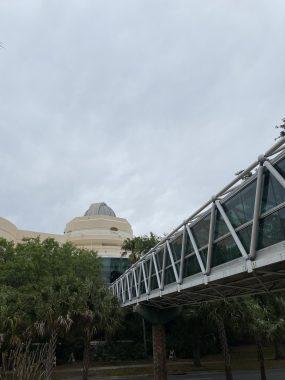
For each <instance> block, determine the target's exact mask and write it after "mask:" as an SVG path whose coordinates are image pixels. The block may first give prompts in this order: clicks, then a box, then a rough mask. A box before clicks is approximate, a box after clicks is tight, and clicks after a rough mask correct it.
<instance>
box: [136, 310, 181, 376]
mask: <svg viewBox="0 0 285 380" xmlns="http://www.w3.org/2000/svg"><path fill="white" fill-rule="evenodd" d="M181 310H182V308H181V307H176V308H171V309H164V310H161V309H156V308H154V307H150V306H145V305H137V306H135V307H134V312H136V313H138V314H140V315H141V316H142V317H143V318H144V319H145V320H146V321H148V322H150V323H151V324H152V342H153V372H154V380H167V366H166V346H165V324H166V323H167V322H169V321H171V320H172V319H174V318H176V317H177V315H178V314H180V312H181Z"/></svg>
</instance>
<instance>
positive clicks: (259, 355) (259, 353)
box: [255, 336, 266, 380]
mask: <svg viewBox="0 0 285 380" xmlns="http://www.w3.org/2000/svg"><path fill="white" fill-rule="evenodd" d="M255 343H256V350H257V358H258V361H259V368H260V379H261V380H266V372H265V362H264V353H263V347H262V342H261V339H260V337H259V336H257V337H256V338H255Z"/></svg>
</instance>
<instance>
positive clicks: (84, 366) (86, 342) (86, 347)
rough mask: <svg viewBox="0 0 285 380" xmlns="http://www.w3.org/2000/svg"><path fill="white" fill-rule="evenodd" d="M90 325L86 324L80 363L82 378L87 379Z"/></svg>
mask: <svg viewBox="0 0 285 380" xmlns="http://www.w3.org/2000/svg"><path fill="white" fill-rule="evenodd" d="M91 335H92V334H91V326H90V325H89V324H88V325H87V326H86V330H85V338H84V352H83V363H82V380H87V379H88V375H89V367H90V343H91Z"/></svg>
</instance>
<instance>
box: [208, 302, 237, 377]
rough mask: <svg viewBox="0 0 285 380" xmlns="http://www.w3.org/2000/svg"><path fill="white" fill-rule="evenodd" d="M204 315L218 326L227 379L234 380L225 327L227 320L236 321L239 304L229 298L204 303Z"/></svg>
mask: <svg viewBox="0 0 285 380" xmlns="http://www.w3.org/2000/svg"><path fill="white" fill-rule="evenodd" d="M201 308H202V310H203V312H204V315H206V316H207V319H208V320H209V321H210V322H213V323H214V324H215V325H216V327H217V332H218V336H219V340H220V344H221V348H222V352H223V357H224V367H225V375H226V380H232V379H233V375H232V368H231V356H230V350H229V344H228V338H227V332H226V327H225V322H226V321H229V320H230V321H232V323H235V321H236V320H237V317H238V315H237V309H239V306H238V304H236V303H234V302H229V301H228V300H226V299H225V300H223V301H217V302H210V303H204V304H202V306H201Z"/></svg>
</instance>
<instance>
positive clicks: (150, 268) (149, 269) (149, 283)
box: [148, 255, 153, 293]
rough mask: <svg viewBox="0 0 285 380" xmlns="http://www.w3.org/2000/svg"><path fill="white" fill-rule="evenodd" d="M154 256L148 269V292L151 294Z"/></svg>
mask: <svg viewBox="0 0 285 380" xmlns="http://www.w3.org/2000/svg"><path fill="white" fill-rule="evenodd" d="M152 260H153V258H152V255H150V259H149V267H148V290H149V293H150V291H151V286H150V285H151V271H152Z"/></svg>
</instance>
